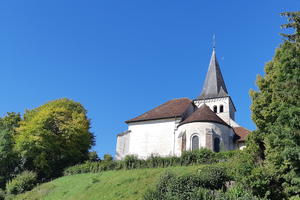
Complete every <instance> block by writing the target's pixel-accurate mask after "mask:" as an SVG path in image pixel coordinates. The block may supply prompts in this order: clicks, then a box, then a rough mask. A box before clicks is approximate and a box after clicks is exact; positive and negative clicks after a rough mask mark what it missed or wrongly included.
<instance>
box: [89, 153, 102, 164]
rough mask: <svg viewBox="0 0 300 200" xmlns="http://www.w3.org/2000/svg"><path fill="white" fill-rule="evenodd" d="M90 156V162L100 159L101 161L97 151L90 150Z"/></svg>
mask: <svg viewBox="0 0 300 200" xmlns="http://www.w3.org/2000/svg"><path fill="white" fill-rule="evenodd" d="M88 156H89V159H88V161H90V162H99V161H101V159H100V158H99V156H98V154H97V152H96V151H90V152H89V154H88Z"/></svg>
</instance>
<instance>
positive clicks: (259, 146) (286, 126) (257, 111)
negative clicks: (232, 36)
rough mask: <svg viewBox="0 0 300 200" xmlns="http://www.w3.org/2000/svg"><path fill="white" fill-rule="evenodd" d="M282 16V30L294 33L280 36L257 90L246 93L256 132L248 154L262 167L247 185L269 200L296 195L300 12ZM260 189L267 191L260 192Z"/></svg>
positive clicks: (299, 175)
mask: <svg viewBox="0 0 300 200" xmlns="http://www.w3.org/2000/svg"><path fill="white" fill-rule="evenodd" d="M282 15H283V16H286V17H287V18H288V22H289V23H288V24H285V25H283V26H282V27H283V28H293V29H294V30H295V32H294V33H292V34H282V35H283V36H284V37H285V38H286V40H284V41H283V43H282V44H281V45H280V47H279V48H278V49H277V50H276V53H275V56H274V58H273V59H272V60H271V61H270V62H268V63H267V64H266V66H265V76H264V77H262V76H258V77H257V85H258V87H259V91H251V92H250V94H251V97H252V101H253V104H252V107H251V108H252V118H253V120H254V122H255V123H256V125H257V128H258V129H257V130H256V131H254V132H253V133H252V134H251V136H250V138H249V151H251V153H253V152H255V153H256V155H257V157H258V158H259V161H260V162H262V164H263V165H261V168H262V169H255V173H253V174H252V176H251V177H250V179H249V184H250V183H251V182H252V183H253V182H255V181H257V182H259V184H256V186H257V185H261V187H258V188H256V191H257V192H258V193H260V196H264V195H266V196H268V198H271V199H284V198H289V197H293V196H294V197H295V196H297V195H300V12H288V13H283V14H282ZM262 177H263V178H264V179H266V180H265V181H264V182H262V181H261V180H264V179H262ZM262 187H264V188H269V190H268V191H265V189H264V190H263V191H261V192H260V189H261V188H262ZM254 189H255V187H254ZM278 189H279V190H280V191H279V190H278Z"/></svg>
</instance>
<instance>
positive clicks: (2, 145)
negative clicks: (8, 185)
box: [0, 113, 21, 188]
mask: <svg viewBox="0 0 300 200" xmlns="http://www.w3.org/2000/svg"><path fill="white" fill-rule="evenodd" d="M20 121H21V116H20V114H17V113H7V115H6V116H5V117H3V118H0V187H1V188H3V187H4V186H5V182H7V180H9V179H10V178H12V176H13V175H14V174H16V173H17V172H18V166H19V159H18V155H17V153H16V152H14V150H13V146H14V141H13V136H14V134H15V128H17V127H18V126H19V122H20Z"/></svg>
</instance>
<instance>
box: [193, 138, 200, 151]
mask: <svg viewBox="0 0 300 200" xmlns="http://www.w3.org/2000/svg"><path fill="white" fill-rule="evenodd" d="M198 149H199V137H198V136H197V135H195V136H193V137H192V150H198Z"/></svg>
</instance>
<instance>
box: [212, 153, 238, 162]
mask: <svg viewBox="0 0 300 200" xmlns="http://www.w3.org/2000/svg"><path fill="white" fill-rule="evenodd" d="M239 153H241V150H232V151H221V152H218V153H217V154H216V157H217V159H218V160H219V161H228V160H230V159H232V158H233V157H234V156H236V155H237V154H239Z"/></svg>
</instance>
